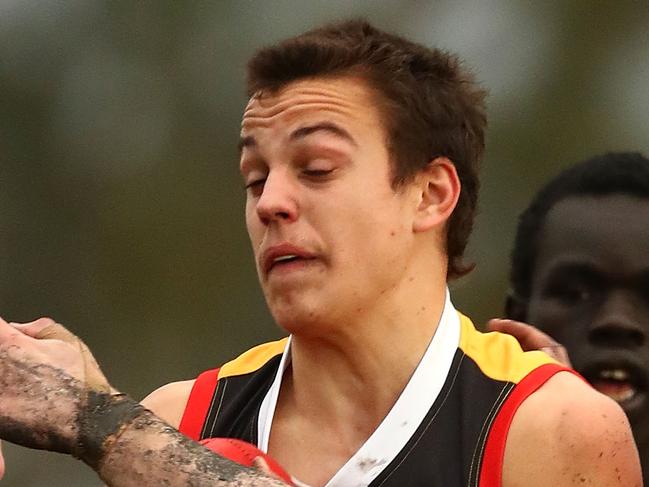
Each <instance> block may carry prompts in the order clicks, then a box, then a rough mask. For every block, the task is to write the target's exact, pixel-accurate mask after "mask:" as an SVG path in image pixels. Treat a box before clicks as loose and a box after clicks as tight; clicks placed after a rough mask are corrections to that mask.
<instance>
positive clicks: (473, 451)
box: [180, 308, 570, 487]
mask: <svg viewBox="0 0 649 487" xmlns="http://www.w3.org/2000/svg"><path fill="white" fill-rule="evenodd" d="M451 309H452V308H451ZM452 312H453V314H454V315H455V316H456V318H455V323H456V325H454V326H456V327H457V335H456V337H455V339H453V341H454V343H455V346H454V347H452V348H451V350H450V351H449V355H448V357H449V360H448V364H447V365H446V366H444V369H445V370H444V374H443V377H441V379H440V380H439V387H438V390H437V391H436V392H435V394H434V396H427V398H424V399H422V398H421V397H420V396H419V393H420V392H421V389H427V388H431V389H434V388H435V387H437V386H435V384H434V383H435V380H436V379H435V377H430V376H421V377H420V378H419V379H418V380H419V382H418V383H417V385H416V387H415V388H414V390H413V394H414V395H412V396H411V398H410V399H408V401H409V402H410V403H421V404H406V405H405V407H406V409H405V410H403V407H404V406H403V405H402V406H400V407H401V409H402V410H403V411H401V412H400V416H396V418H398V419H391V420H389V421H388V420H386V421H384V422H383V423H388V424H387V425H384V424H383V423H382V424H381V426H380V427H379V428H392V429H391V430H388V431H387V432H386V431H384V432H383V434H384V436H383V441H379V442H378V443H377V444H379V445H380V446H379V448H380V449H381V448H384V444H385V443H394V444H396V447H394V446H391V447H392V448H393V451H392V452H391V453H390V454H388V455H386V456H381V457H380V460H377V458H379V457H378V456H374V457H371V455H370V457H371V462H370V463H372V462H373V463H372V464H371V465H370V466H369V467H368V468H373V469H374V470H373V471H371V472H369V473H368V472H360V473H358V474H357V473H354V472H351V471H350V472H351V473H350V472H347V473H342V474H341V476H340V477H339V478H337V477H338V476H336V477H334V478H333V479H332V481H331V482H330V483H328V484H327V486H331V487H355V486H363V485H365V486H370V487H379V486H381V487H392V486H394V487H403V486H428V487H431V486H439V487H455V486H458V487H460V486H462V487H464V486H467V487H474V486H475V487H499V486H500V485H501V474H502V462H503V457H504V450H505V441H506V437H507V432H508V429H509V425H510V423H511V420H512V418H513V416H514V414H515V412H516V410H517V408H518V406H519V405H520V404H521V403H522V402H523V401H524V400H525V399H526V398H527V397H528V396H529V395H530V394H532V393H533V392H534V391H535V390H537V389H538V388H539V387H540V386H542V385H543V384H544V383H545V382H546V381H547V380H548V379H549V378H550V377H552V376H553V375H554V374H555V373H557V372H559V371H562V370H570V369H566V368H565V367H562V366H560V365H558V364H557V363H556V362H554V361H553V360H552V359H551V358H550V357H548V356H547V355H546V354H544V353H542V352H539V351H532V352H523V351H522V350H521V348H520V346H519V345H518V342H517V341H516V340H515V339H514V338H513V337H511V336H508V335H504V334H501V333H480V332H478V331H477V330H476V329H475V327H474V326H473V324H472V323H471V321H470V320H469V319H468V318H467V317H465V316H463V315H461V314H459V313H457V312H456V311H455V310H452ZM450 321H453V320H450ZM447 326H451V325H447ZM439 332H440V330H439V329H438V331H437V332H436V335H437V334H438V333H439ZM287 340H288V339H283V340H280V341H277V342H271V343H266V344H263V345H260V346H258V347H255V348H253V349H251V350H249V351H248V352H246V353H244V354H243V355H241V356H240V357H238V358H237V359H235V360H233V361H231V362H229V363H227V364H225V365H224V366H222V367H221V368H220V369H214V370H211V371H207V372H204V373H203V374H201V375H200V376H199V377H198V378H197V380H196V382H195V384H194V387H193V390H192V392H191V395H190V398H189V401H188V403H187V407H186V409H185V413H184V415H183V418H182V421H181V425H180V430H181V431H182V432H183V433H185V434H186V435H188V436H190V437H191V438H193V439H195V440H201V439H205V438H211V437H231V438H238V439H241V440H244V441H247V442H250V443H253V444H255V445H257V446H259V447H260V448H261V449H262V450H264V449H265V448H264V447H265V445H264V444H263V443H264V442H263V441H262V440H260V438H261V437H263V433H264V432H263V431H262V429H263V428H264V427H265V428H266V429H267V430H268V432H269V431H270V422H271V421H272V412H271V419H270V420H268V421H267V422H266V423H264V421H263V420H264V416H265V415H268V414H269V413H268V407H267V404H268V398H269V397H270V396H272V392H273V389H274V387H275V388H276V387H277V384H278V377H279V378H280V379H281V372H282V367H283V365H282V363H283V362H284V361H285V360H286V358H285V357H286V355H287V348H288V347H287ZM434 340H435V339H434ZM443 347H445V348H446V349H448V348H449V347H448V345H446V344H445V345H443ZM440 350H441V349H440ZM283 357H284V358H283ZM433 365H434V364H433ZM433 365H431V367H432V366H433ZM417 373H418V372H416V373H415V374H414V375H413V378H414V377H415V376H416V374H417ZM411 380H412V379H411ZM274 384H275V386H274ZM429 386H430V387H429ZM406 392H407V390H406V391H404V394H405V393H406ZM425 392H428V391H425ZM402 395H403V394H402ZM400 400H401V398H400ZM411 406H415V407H418V408H419V409H418V411H420V412H416V413H414V414H413V415H412V416H411V415H410V412H409V411H410V410H408V409H407V408H409V407H411ZM422 407H423V409H422ZM390 414H392V412H391V413H390ZM388 418H390V415H389V416H388ZM410 419H412V422H416V424H413V425H411V426H410V428H411V429H410V430H408V433H407V437H406V438H403V439H399V438H398V436H399V435H400V434H401V433H400V427H401V426H403V424H405V423H407V422H408V421H409V420H410ZM397 422H398V424H397ZM389 423H393V424H392V425H391V424H389ZM264 424H265V426H263V425H264ZM260 425H261V426H260ZM393 438H394V441H392V440H393ZM386 439H389V440H390V441H388V442H386V441H385V440H386ZM368 443H371V442H369V441H368ZM364 446H365V445H364ZM395 448H396V449H395ZM363 458H364V460H366V459H367V458H369V457H368V455H367V452H365V454H364V456H363ZM348 467H349V468H350V469H352V468H357V469H358V468H360V467H358V466H354V465H351V466H348ZM363 468H364V467H363ZM345 475H347V476H345Z"/></svg>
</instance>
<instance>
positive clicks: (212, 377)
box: [178, 369, 219, 441]
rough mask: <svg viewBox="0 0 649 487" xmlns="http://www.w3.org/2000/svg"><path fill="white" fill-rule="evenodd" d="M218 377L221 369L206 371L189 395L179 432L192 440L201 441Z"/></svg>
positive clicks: (199, 377)
mask: <svg viewBox="0 0 649 487" xmlns="http://www.w3.org/2000/svg"><path fill="white" fill-rule="evenodd" d="M218 377H219V369H212V370H206V371H205V372H203V373H202V374H201V375H199V376H198V377H197V378H196V380H195V381H194V385H193V386H192V391H191V392H190V393H189V398H188V399H187V405H186V406H185V411H184V412H183V417H182V419H181V420H180V426H179V427H178V430H179V431H180V432H181V433H183V434H185V435H187V436H189V437H190V438H191V439H192V440H195V441H198V440H199V439H200V435H201V431H202V430H203V424H204V423H205V418H206V416H207V411H208V409H209V407H210V403H211V402H212V396H213V395H214V389H215V388H216V383H217V381H218Z"/></svg>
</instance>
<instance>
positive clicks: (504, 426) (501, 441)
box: [478, 363, 579, 487]
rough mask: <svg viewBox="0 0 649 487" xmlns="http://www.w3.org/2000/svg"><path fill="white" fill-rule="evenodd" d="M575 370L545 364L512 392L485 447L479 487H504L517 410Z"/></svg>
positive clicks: (494, 424) (491, 430) (527, 376)
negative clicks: (552, 381)
mask: <svg viewBox="0 0 649 487" xmlns="http://www.w3.org/2000/svg"><path fill="white" fill-rule="evenodd" d="M564 371H565V372H572V373H573V374H576V375H579V374H577V372H575V371H574V370H572V369H570V368H568V367H564V366H563V365H559V364H552V363H550V364H545V365H541V366H540V367H539V368H537V369H534V370H533V371H532V372H530V373H529V374H528V375H526V376H525V377H524V378H523V379H522V380H521V381H520V382H519V383H518V384H516V386H515V387H514V389H513V390H512V392H511V393H510V394H509V397H507V399H506V400H505V402H504V404H503V405H502V407H501V408H500V411H499V412H498V414H497V415H496V419H495V420H494V422H493V424H492V426H491V429H490V430H489V435H488V437H487V443H486V446H485V452H484V456H483V457H482V466H481V467H480V483H479V484H478V485H479V486H480V487H501V485H502V471H503V461H504V458H505V443H506V442H507V433H509V427H510V426H511V424H512V420H513V419H514V414H516V411H517V410H518V407H519V406H520V405H521V404H522V403H523V401H525V399H527V398H528V397H529V396H530V395H531V394H532V393H533V392H535V391H536V390H537V389H538V388H539V387H541V386H542V385H543V384H545V383H546V382H547V381H548V380H549V379H550V378H551V377H552V376H553V375H554V374H556V373H557V372H564Z"/></svg>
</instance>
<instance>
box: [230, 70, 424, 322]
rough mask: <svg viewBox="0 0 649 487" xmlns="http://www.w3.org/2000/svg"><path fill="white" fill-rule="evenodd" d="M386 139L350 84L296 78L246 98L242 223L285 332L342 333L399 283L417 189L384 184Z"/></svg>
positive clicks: (363, 91) (358, 88)
mask: <svg viewBox="0 0 649 487" xmlns="http://www.w3.org/2000/svg"><path fill="white" fill-rule="evenodd" d="M386 140H387V137H386V132H385V129H384V127H383V125H382V123H381V121H380V117H379V113H378V110H377V109H376V103H375V99H374V96H373V94H372V92H371V91H370V90H369V89H368V88H367V86H366V85H365V84H364V83H363V82H362V81H360V80H358V79H355V78H348V77H343V78H318V79H308V80H302V81H297V82H293V83H291V84H289V85H287V86H285V87H284V88H282V89H281V90H280V91H278V92H276V93H266V94H264V95H263V96H257V97H253V98H252V99H251V100H250V102H249V104H248V106H247V108H246V110H245V113H244V117H243V122H242V130H241V146H242V151H241V161H240V168H241V173H242V176H243V178H244V181H245V184H246V186H247V197H246V224H247V227H248V233H249V235H250V240H251V242H252V247H253V251H254V254H255V260H256V263H257V270H258V274H259V279H260V282H261V286H262V289H263V291H264V295H265V297H266V300H267V302H268V305H269V307H270V310H271V312H272V314H273V316H274V317H275V319H276V321H277V322H278V323H279V324H280V325H281V326H283V327H284V328H286V329H287V330H289V331H296V330H297V328H296V327H300V329H301V330H302V332H303V333H304V332H305V330H304V328H303V326H304V324H305V323H306V324H318V323H320V324H323V323H329V324H332V323H333V324H335V323H339V325H337V326H344V323H345V322H349V321H353V319H354V315H355V314H356V315H360V314H362V313H363V312H365V311H366V309H367V307H371V306H372V305H373V303H376V302H377V301H378V300H380V299H381V297H382V296H383V294H385V293H386V292H387V291H389V290H390V289H393V288H395V287H396V286H398V284H399V282H400V280H402V279H404V276H403V274H404V266H405V264H404V262H405V261H404V260H403V259H404V258H406V257H404V256H407V255H408V254H407V253H408V249H409V248H410V246H411V245H412V235H413V233H412V231H411V228H412V217H411V214H412V212H411V211H410V209H411V208H412V207H413V201H414V200H413V198H412V194H413V192H412V191H408V190H404V191H397V192H395V191H394V190H393V189H392V187H391V184H390V181H391V170H390V163H389V155H388V150H387V144H386ZM414 206H416V205H414ZM313 328H314V330H313V332H314V333H319V332H318V326H314V327H313ZM320 328H321V327H320ZM322 331H324V330H322V329H320V332H322ZM329 331H331V330H329Z"/></svg>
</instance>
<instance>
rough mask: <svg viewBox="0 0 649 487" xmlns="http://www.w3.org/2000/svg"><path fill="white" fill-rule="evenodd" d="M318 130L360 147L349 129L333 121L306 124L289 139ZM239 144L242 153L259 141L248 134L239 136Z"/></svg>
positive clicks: (292, 133) (292, 139) (302, 136)
mask: <svg viewBox="0 0 649 487" xmlns="http://www.w3.org/2000/svg"><path fill="white" fill-rule="evenodd" d="M316 132H328V133H330V134H333V135H335V136H336V137H339V138H341V139H344V140H346V141H347V142H349V143H350V144H352V145H353V146H354V147H358V143H357V142H356V140H354V138H353V137H352V136H351V134H350V133H349V132H347V130H345V129H343V128H342V127H339V126H338V125H336V124H334V123H331V122H318V123H315V124H313V125H306V126H304V127H300V128H298V129H295V130H294V131H293V132H291V135H290V136H289V140H291V141H297V140H301V139H303V138H305V137H307V136H309V135H311V134H314V133H316ZM237 146H238V149H239V153H241V151H242V150H243V149H244V148H255V147H256V146H257V141H256V140H255V138H254V137H253V136H252V135H246V136H245V137H241V138H239V143H238V144H237Z"/></svg>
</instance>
